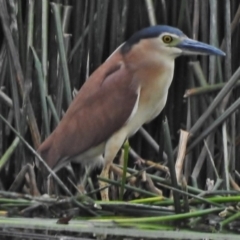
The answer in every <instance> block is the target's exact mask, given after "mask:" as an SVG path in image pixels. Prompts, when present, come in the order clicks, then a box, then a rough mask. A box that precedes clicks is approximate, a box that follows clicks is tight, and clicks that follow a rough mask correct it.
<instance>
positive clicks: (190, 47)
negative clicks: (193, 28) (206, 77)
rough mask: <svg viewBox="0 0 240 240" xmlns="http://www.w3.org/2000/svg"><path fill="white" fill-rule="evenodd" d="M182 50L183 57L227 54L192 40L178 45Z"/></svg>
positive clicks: (187, 39) (186, 39)
mask: <svg viewBox="0 0 240 240" xmlns="http://www.w3.org/2000/svg"><path fill="white" fill-rule="evenodd" d="M177 47H178V48H180V49H181V50H182V54H183V55H195V54H200V55H219V56H225V55H226V54H225V53H224V52H223V51H221V50H220V49H219V48H216V47H214V46H211V45H208V44H206V43H203V42H198V41H195V40H192V39H190V38H185V39H183V40H182V42H180V43H179V44H178V45H177Z"/></svg>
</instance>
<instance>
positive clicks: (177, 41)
mask: <svg viewBox="0 0 240 240" xmlns="http://www.w3.org/2000/svg"><path fill="white" fill-rule="evenodd" d="M193 54H201V55H219V56H224V55H225V54H224V52H222V51H221V50H220V49H218V48H216V47H213V46H210V45H208V44H205V43H202V42H198V41H195V40H192V39H190V38H188V37H187V36H186V35H185V34H184V33H183V32H182V31H180V30H179V29H177V28H173V27H170V26H161V25H159V26H153V27H148V28H144V29H142V30H140V31H138V32H136V33H135V34H134V35H132V37H131V38H129V39H128V40H127V41H126V42H125V43H123V44H122V45H121V46H120V47H119V48H118V49H117V50H115V52H114V53H113V54H112V55H111V56H110V57H109V58H108V59H107V60H106V61H105V62H104V63H103V64H102V65H101V66H100V67H99V68H98V69H97V70H95V72H93V74H92V75H91V76H90V77H89V79H88V80H87V81H86V82H85V83H84V85H83V86H82V88H81V89H80V91H79V92H78V94H77V96H76V97H75V99H74V100H73V102H72V103H71V105H70V106H69V108H68V110H67V112H66V114H65V115H64V117H63V118H62V120H61V122H60V123H59V125H58V126H57V127H56V129H55V130H54V131H53V132H52V134H51V135H50V136H49V137H48V138H47V139H46V140H45V141H44V142H43V143H42V144H41V145H40V147H39V148H38V153H39V154H40V155H41V156H42V158H43V159H44V160H45V161H46V163H47V164H48V165H49V166H50V167H51V168H52V169H54V170H56V169H59V168H61V167H62V166H63V165H65V164H67V163H69V162H70V161H73V162H78V163H81V164H82V166H88V167H91V168H93V167H95V166H97V165H101V164H102V165H103V169H102V172H101V177H104V178H108V174H109V168H110V166H111V164H112V162H113V159H114V158H115V156H116V154H117V152H118V151H119V149H120V148H121V146H122V145H123V143H124V141H125V140H126V139H127V138H129V137H131V136H132V135H133V134H135V133H136V132H137V131H138V129H139V128H140V127H141V126H142V125H143V124H144V123H148V122H150V121H151V120H152V119H154V118H155V117H156V116H158V114H159V113H160V112H161V111H162V109H163V107H164V106H165V103H166V100H167V95H168V89H169V86H170V84H171V82H172V79H173V72H174V60H175V58H176V57H178V56H180V55H193ZM99 184H100V187H104V186H106V184H105V183H103V182H101V181H100V182H99ZM101 197H102V199H103V200H108V189H107V188H105V190H102V191H101Z"/></svg>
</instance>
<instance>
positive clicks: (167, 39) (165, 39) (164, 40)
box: [162, 35, 173, 43]
mask: <svg viewBox="0 0 240 240" xmlns="http://www.w3.org/2000/svg"><path fill="white" fill-rule="evenodd" d="M162 40H163V42H164V43H170V42H172V40H173V38H172V36H170V35H164V36H163V37H162Z"/></svg>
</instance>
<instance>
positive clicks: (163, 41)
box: [121, 25, 225, 58]
mask: <svg viewBox="0 0 240 240" xmlns="http://www.w3.org/2000/svg"><path fill="white" fill-rule="evenodd" d="M144 41H145V42H146V41H147V42H148V44H151V46H152V47H153V49H154V50H156V51H157V52H159V53H160V54H162V56H169V57H172V58H176V57H178V56H180V55H197V54H199V55H219V56H225V53H224V52H223V51H221V50H220V49H218V48H216V47H214V46H211V45H208V44H206V43H203V42H199V41H195V40H193V39H190V38H188V37H187V36H186V35H185V34H184V33H183V32H182V31H181V30H179V29H178V28H174V27H170V26H165V25H157V26H152V27H148V28H144V29H142V30H140V31H138V32H136V33H135V34H134V35H133V36H132V37H131V38H130V39H129V40H128V41H127V42H126V43H125V44H124V45H123V46H122V48H121V50H122V53H128V52H129V51H130V50H131V49H132V47H134V46H135V45H141V44H142V43H143V42H144Z"/></svg>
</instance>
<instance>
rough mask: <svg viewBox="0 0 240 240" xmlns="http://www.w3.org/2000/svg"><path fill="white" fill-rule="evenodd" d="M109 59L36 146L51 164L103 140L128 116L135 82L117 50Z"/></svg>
mask: <svg viewBox="0 0 240 240" xmlns="http://www.w3.org/2000/svg"><path fill="white" fill-rule="evenodd" d="M109 60H113V61H109ZM109 60H107V61H106V62H105V63H104V64H103V65H102V66H101V67H100V68H98V69H97V70H96V71H95V72H94V73H93V74H92V75H91V76H90V78H89V79H88V80H87V81H86V82H85V84H84V85H83V87H82V88H81V89H80V91H79V92H78V94H77V96H76V98H75V99H74V100H73V102H72V103H71V105H70V107H69V109H68V110H67V112H66V114H65V115H64V117H63V119H62V120H61V122H60V123H59V125H58V126H57V128H56V129H55V130H54V131H53V133H52V134H51V135H50V136H49V137H48V138H47V139H46V140H45V141H44V142H43V144H42V145H41V146H40V147H39V149H38V152H39V153H40V154H41V155H42V157H43V158H44V159H45V161H46V162H47V163H48V165H49V166H50V167H53V166H55V164H56V163H57V162H58V161H59V160H60V159H62V158H65V157H73V156H76V155H79V154H81V153H83V152H84V151H86V150H88V149H89V148H91V147H94V146H97V145H98V144H100V143H102V142H104V141H106V140H107V139H108V138H109V137H110V136H111V135H112V134H113V133H114V132H115V131H117V130H118V129H120V128H121V127H122V126H123V125H124V123H125V122H126V121H127V120H128V118H129V117H130V115H131V113H132V111H133V109H134V105H135V103H136V100H137V98H138V89H137V84H136V83H135V82H134V81H133V75H132V73H131V72H129V71H128V69H127V68H126V67H125V65H124V62H123V61H122V59H121V56H120V54H119V53H116V54H115V55H114V56H112V57H111V59H109ZM114 60H115V61H114ZM112 62H115V64H112Z"/></svg>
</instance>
